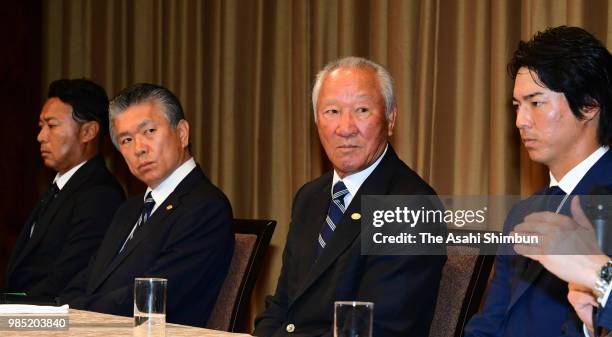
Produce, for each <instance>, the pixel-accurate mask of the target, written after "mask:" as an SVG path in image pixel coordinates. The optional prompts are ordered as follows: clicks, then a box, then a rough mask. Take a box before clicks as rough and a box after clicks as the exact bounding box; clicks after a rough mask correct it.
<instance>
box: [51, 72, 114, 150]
mask: <svg viewBox="0 0 612 337" xmlns="http://www.w3.org/2000/svg"><path fill="white" fill-rule="evenodd" d="M52 97H57V98H59V99H60V100H61V101H62V102H64V103H66V104H69V105H70V106H71V107H72V118H73V119H74V120H75V121H76V122H77V123H79V124H80V123H85V122H89V121H96V122H98V124H99V125H100V132H99V133H98V139H102V137H103V136H104V135H105V134H106V132H107V130H108V96H107V95H106V91H104V89H103V88H102V87H101V86H99V85H98V84H96V83H94V82H92V81H90V80H86V79H73V80H68V79H61V80H57V81H53V82H52V83H51V84H49V91H48V93H47V98H52Z"/></svg>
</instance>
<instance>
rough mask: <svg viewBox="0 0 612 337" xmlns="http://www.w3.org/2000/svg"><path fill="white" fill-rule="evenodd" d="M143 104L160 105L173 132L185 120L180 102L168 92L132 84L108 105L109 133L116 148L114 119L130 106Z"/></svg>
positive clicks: (142, 84) (163, 89)
mask: <svg viewBox="0 0 612 337" xmlns="http://www.w3.org/2000/svg"><path fill="white" fill-rule="evenodd" d="M145 102H155V103H157V104H159V105H161V106H162V107H163V109H162V112H163V115H164V117H166V119H167V120H168V124H170V127H172V129H174V130H176V127H177V125H178V123H179V122H180V121H181V119H185V114H184V112H183V107H181V102H180V101H179V100H178V98H177V97H176V96H175V95H174V94H173V93H172V92H171V91H170V90H168V89H166V88H164V87H162V86H160V85H155V84H149V83H138V84H134V85H132V86H130V87H127V88H125V89H123V90H121V91H120V92H119V93H118V94H117V96H115V97H114V98H113V99H112V100H111V102H110V104H109V108H108V116H109V131H110V137H111V141H112V142H113V144H114V145H115V147H116V148H119V144H117V139H116V136H117V135H116V134H115V128H114V126H113V121H114V119H115V117H117V115H119V114H121V113H122V112H124V111H125V110H127V108H129V107H130V106H133V105H137V104H140V103H145Z"/></svg>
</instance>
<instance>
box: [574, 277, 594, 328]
mask: <svg viewBox="0 0 612 337" xmlns="http://www.w3.org/2000/svg"><path fill="white" fill-rule="evenodd" d="M568 288H569V293H568V294H567V299H568V300H569V302H570V303H571V304H572V306H573V307H574V311H576V314H578V318H580V320H581V321H582V322H583V323H584V324H585V325H586V327H587V329H589V331H590V332H592V331H593V308H595V307H597V306H598V304H597V300H596V299H595V296H593V293H592V292H591V289H589V288H585V287H582V286H580V285H577V284H575V283H570V284H568Z"/></svg>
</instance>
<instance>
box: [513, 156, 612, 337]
mask: <svg viewBox="0 0 612 337" xmlns="http://www.w3.org/2000/svg"><path fill="white" fill-rule="evenodd" d="M608 169H612V167H608ZM611 197H612V196H609V195H608V196H606V197H605V198H607V199H604V200H603V201H604V202H600V203H597V204H598V205H607V206H608V207H609V205H610V198H611ZM585 198H586V199H589V198H591V197H585ZM590 203H591V202H590V201H589V202H587V205H589V204H590ZM589 206H590V205H589ZM591 211H592V210H591ZM609 212H610V210H606V211H605V213H609ZM605 213H604V214H605ZM607 220H608V221H609V218H608V219H607ZM606 225H607V226H609V225H610V223H607V224H606ZM514 231H515V232H516V233H518V234H519V235H527V234H528V235H534V234H535V235H538V236H539V237H540V240H539V241H538V244H530V245H525V244H517V245H515V246H514V249H515V250H516V252H517V253H519V254H521V255H523V256H527V257H529V258H531V259H534V260H537V261H538V262H540V263H541V264H542V265H543V266H544V268H546V269H547V270H548V271H550V272H551V273H553V274H554V275H556V276H557V277H559V278H560V279H562V280H564V281H565V282H569V289H570V290H569V293H568V296H567V297H568V300H569V302H570V303H571V304H572V306H573V307H574V310H575V312H576V313H577V315H578V317H579V318H580V320H582V321H583V322H584V324H585V328H586V331H584V332H585V335H587V333H588V335H587V336H589V335H590V336H600V335H601V334H599V333H598V334H594V329H593V324H594V322H593V309H594V308H598V312H597V316H596V317H597V320H596V321H597V324H598V326H599V327H603V328H606V329H609V330H610V329H612V304H611V300H610V291H611V290H612V282H611V281H612V260H610V257H608V256H606V255H605V254H604V253H603V251H602V250H601V247H599V245H598V239H597V238H596V234H595V230H594V228H593V225H592V224H591V222H590V220H589V218H588V217H587V216H586V214H585V213H584V211H583V209H582V208H581V205H580V201H579V197H578V196H576V197H574V199H573V200H572V203H571V217H570V216H566V215H562V214H556V213H551V212H538V213H532V214H530V215H529V216H527V217H525V220H524V221H523V222H522V223H520V224H518V225H517V226H516V227H515V228H514ZM604 245H605V246H606V248H609V247H607V246H609V245H610V243H609V242H608V243H604Z"/></svg>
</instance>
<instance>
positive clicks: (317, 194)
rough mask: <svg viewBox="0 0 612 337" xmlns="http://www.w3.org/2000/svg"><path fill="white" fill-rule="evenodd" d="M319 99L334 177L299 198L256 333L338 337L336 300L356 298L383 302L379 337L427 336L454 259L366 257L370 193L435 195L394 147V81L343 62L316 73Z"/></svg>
mask: <svg viewBox="0 0 612 337" xmlns="http://www.w3.org/2000/svg"><path fill="white" fill-rule="evenodd" d="M312 98H313V108H314V113H315V122H316V125H317V129H318V132H319V138H320V140H321V143H322V145H323V147H324V149H325V152H326V154H327V156H328V158H329V159H330V161H331V163H332V165H333V167H334V170H333V172H329V173H327V174H324V175H323V176H321V177H319V178H317V179H315V180H314V181H311V182H309V183H307V184H306V185H304V186H303V187H302V188H301V189H300V190H299V191H298V192H297V194H296V196H295V199H294V202H293V208H292V217H291V227H290V230H289V234H288V236H287V242H286V246H285V250H284V253H283V266H282V270H281V274H280V277H279V279H278V285H277V288H276V293H275V294H274V295H273V296H270V297H269V298H268V299H267V301H266V309H265V311H264V312H263V313H261V314H260V315H259V316H258V317H257V318H256V321H255V331H254V335H256V336H260V337H270V336H285V335H287V336H289V335H292V336H311V337H312V336H331V335H332V324H333V315H334V301H342V300H350V301H371V302H374V305H375V308H374V327H373V330H374V336H377V337H385V336H389V337H390V336H427V334H428V331H429V325H430V323H431V320H432V317H433V312H434V307H435V303H436V296H437V292H438V285H439V281H440V277H441V270H442V266H443V265H444V261H445V256H443V255H438V256H417V255H413V256H385V255H377V256H374V255H371V256H368V255H362V253H361V240H360V232H361V227H360V221H359V218H360V214H361V198H362V196H364V195H368V194H370V195H415V194H416V195H418V194H424V195H434V194H435V192H434V190H433V189H432V188H431V187H430V186H429V185H428V184H427V183H426V182H424V181H423V180H422V179H421V178H420V177H419V176H418V175H417V174H416V173H415V172H413V171H412V170H411V169H410V168H409V167H408V166H406V164H404V162H402V161H401V160H400V159H399V158H398V157H397V155H396V154H395V151H394V150H393V148H392V147H391V145H389V143H388V141H387V139H388V137H389V136H390V135H391V133H392V130H393V126H394V124H395V117H396V114H397V108H396V104H395V101H394V98H393V86H392V80H391V76H390V75H389V73H388V72H387V70H385V69H384V68H383V67H382V66H380V65H378V64H376V63H374V62H371V61H368V60H365V59H362V58H356V57H349V58H345V59H341V60H338V61H336V62H332V63H330V64H328V65H327V66H326V67H325V68H324V69H323V70H322V71H321V72H320V73H319V74H318V75H317V80H316V83H315V85H314V89H313V94H312ZM332 194H333V195H332Z"/></svg>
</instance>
